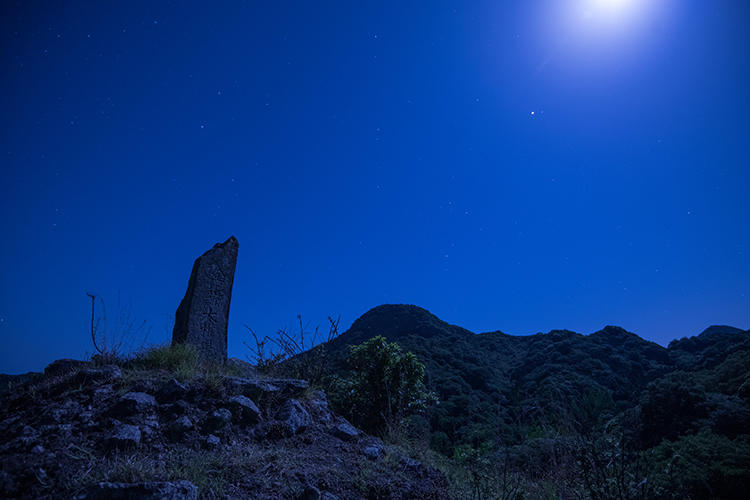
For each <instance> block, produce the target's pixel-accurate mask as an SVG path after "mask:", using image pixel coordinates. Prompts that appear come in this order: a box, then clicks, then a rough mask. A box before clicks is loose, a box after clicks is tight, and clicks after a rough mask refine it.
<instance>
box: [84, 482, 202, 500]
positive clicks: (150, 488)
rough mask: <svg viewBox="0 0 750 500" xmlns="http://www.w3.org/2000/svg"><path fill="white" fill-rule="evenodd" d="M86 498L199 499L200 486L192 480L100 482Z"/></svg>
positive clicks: (127, 499) (103, 499) (139, 499)
mask: <svg viewBox="0 0 750 500" xmlns="http://www.w3.org/2000/svg"><path fill="white" fill-rule="evenodd" d="M83 498H84V499H85V500H133V499H136V500H197V498H198V487H197V486H195V485H194V484H193V483H191V482H190V481H185V480H184V479H183V480H179V481H164V482H148V483H99V484H97V485H96V486H94V487H92V488H91V489H90V490H89V491H88V493H87V494H86V496H84V497H83Z"/></svg>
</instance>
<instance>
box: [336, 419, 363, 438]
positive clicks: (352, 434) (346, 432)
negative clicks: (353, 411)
mask: <svg viewBox="0 0 750 500" xmlns="http://www.w3.org/2000/svg"><path fill="white" fill-rule="evenodd" d="M333 435H334V436H336V437H337V438H339V439H341V440H342V441H353V440H355V439H357V438H358V437H359V431H358V430H357V429H355V428H354V426H353V425H352V424H350V423H349V422H347V421H346V420H344V419H343V418H342V419H341V421H340V422H339V423H338V424H336V426H334V428H333Z"/></svg>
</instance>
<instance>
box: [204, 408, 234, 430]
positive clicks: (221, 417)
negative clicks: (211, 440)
mask: <svg viewBox="0 0 750 500" xmlns="http://www.w3.org/2000/svg"><path fill="white" fill-rule="evenodd" d="M231 421H232V412H230V411H229V410H227V409H226V408H219V409H218V410H215V411H213V412H212V413H211V415H209V416H208V418H207V419H206V421H205V423H204V428H205V429H206V430H207V431H208V432H215V431H219V430H221V429H223V428H224V427H226V426H227V425H229V423H230V422H231Z"/></svg>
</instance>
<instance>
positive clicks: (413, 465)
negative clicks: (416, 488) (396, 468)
mask: <svg viewBox="0 0 750 500" xmlns="http://www.w3.org/2000/svg"><path fill="white" fill-rule="evenodd" d="M400 463H401V465H403V466H404V469H406V470H407V471H409V472H412V473H421V472H423V469H424V466H423V465H422V462H420V461H419V460H416V459H414V458H409V457H401V460H400Z"/></svg>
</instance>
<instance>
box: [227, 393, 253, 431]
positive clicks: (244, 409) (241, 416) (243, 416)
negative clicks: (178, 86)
mask: <svg viewBox="0 0 750 500" xmlns="http://www.w3.org/2000/svg"><path fill="white" fill-rule="evenodd" d="M229 408H230V409H231V410H232V415H236V416H237V419H238V420H239V421H240V422H244V423H246V424H255V423H258V421H259V420H260V410H259V409H258V407H257V406H255V403H253V401H252V400H251V399H250V398H248V397H245V396H232V397H231V398H229Z"/></svg>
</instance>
